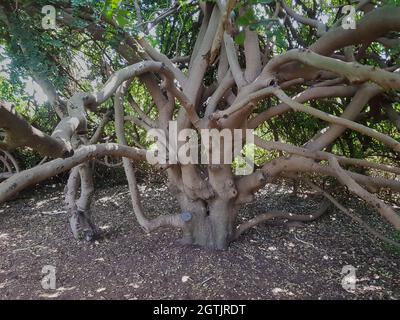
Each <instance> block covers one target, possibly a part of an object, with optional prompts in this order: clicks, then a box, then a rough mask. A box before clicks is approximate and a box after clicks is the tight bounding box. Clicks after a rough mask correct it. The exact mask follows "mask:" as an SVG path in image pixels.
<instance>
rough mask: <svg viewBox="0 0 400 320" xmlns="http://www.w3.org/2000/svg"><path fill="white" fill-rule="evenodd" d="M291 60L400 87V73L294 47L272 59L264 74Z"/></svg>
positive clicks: (351, 78) (358, 80) (352, 78)
mask: <svg viewBox="0 0 400 320" xmlns="http://www.w3.org/2000/svg"><path fill="white" fill-rule="evenodd" d="M291 61H299V62H302V63H304V64H306V65H309V66H311V67H314V68H318V69H322V70H327V71H331V72H334V73H336V74H339V75H341V76H344V77H346V78H347V79H348V80H349V81H350V82H351V83H362V82H366V81H373V82H375V83H377V84H379V85H380V86H382V87H383V88H385V89H397V90H399V89H400V74H397V73H393V72H389V71H386V70H383V69H380V68H377V67H375V66H365V65H362V64H359V63H357V62H343V61H340V60H337V59H333V58H329V57H325V56H322V55H319V54H317V53H315V52H312V51H311V50H302V49H293V50H290V51H288V52H286V53H285V54H282V55H280V56H277V57H275V58H273V59H271V60H270V61H269V62H268V64H267V65H266V66H265V68H264V70H263V74H270V73H273V72H274V71H276V70H277V69H278V68H279V66H281V65H283V64H285V63H288V62H291Z"/></svg>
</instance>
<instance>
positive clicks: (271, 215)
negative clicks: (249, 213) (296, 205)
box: [233, 202, 331, 240]
mask: <svg viewBox="0 0 400 320" xmlns="http://www.w3.org/2000/svg"><path fill="white" fill-rule="evenodd" d="M330 206H331V204H330V203H329V202H325V203H323V204H322V205H321V207H320V208H319V209H318V210H317V211H315V212H313V213H311V214H293V213H288V212H281V211H271V212H268V213H264V214H261V215H259V216H256V217H255V218H253V219H250V220H248V221H246V222H244V223H242V224H240V225H239V226H238V227H237V228H236V230H235V233H234V235H233V239H234V240H236V239H237V238H239V237H240V235H241V234H243V233H244V232H245V231H247V230H248V229H250V228H253V227H255V226H257V225H259V224H261V223H264V222H266V221H268V220H272V219H286V220H289V221H302V222H311V221H314V220H316V219H318V218H319V217H321V216H322V215H323V214H324V213H325V212H326V211H327V210H328V209H329V207H330Z"/></svg>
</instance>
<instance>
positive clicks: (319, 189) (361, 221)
mask: <svg viewBox="0 0 400 320" xmlns="http://www.w3.org/2000/svg"><path fill="white" fill-rule="evenodd" d="M303 180H304V181H305V182H306V183H307V184H308V185H309V186H310V187H311V188H313V189H314V190H315V191H317V192H318V193H320V194H322V195H323V196H324V197H325V198H326V199H328V200H329V201H330V202H332V204H333V205H334V206H335V207H336V208H338V209H339V210H340V211H342V212H343V213H344V214H346V215H347V216H349V217H350V218H351V219H352V220H354V221H355V222H357V223H358V224H360V225H361V226H362V227H363V228H364V229H365V230H367V231H368V232H369V233H371V234H372V235H374V236H375V237H377V238H378V239H380V240H382V241H384V242H387V243H390V244H391V245H393V246H396V247H400V243H398V242H395V241H393V240H392V239H389V238H387V237H385V236H383V235H382V234H380V233H379V232H378V231H376V230H374V229H373V228H371V227H370V226H369V225H368V224H366V223H365V222H364V221H363V220H362V219H360V218H359V217H357V216H356V215H354V214H352V213H351V212H350V210H348V209H347V208H345V207H344V206H342V205H341V204H340V203H339V202H338V201H337V200H336V199H335V198H334V197H332V196H331V195H330V194H329V193H327V192H326V191H325V190H323V189H321V188H320V187H318V186H317V185H316V184H314V183H312V182H311V181H310V180H309V179H307V178H305V179H303Z"/></svg>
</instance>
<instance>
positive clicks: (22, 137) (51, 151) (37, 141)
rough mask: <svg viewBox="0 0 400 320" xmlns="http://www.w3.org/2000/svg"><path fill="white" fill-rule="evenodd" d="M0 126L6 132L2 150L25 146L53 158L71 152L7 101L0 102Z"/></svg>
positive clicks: (64, 155) (67, 154)
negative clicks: (37, 127)
mask: <svg viewBox="0 0 400 320" xmlns="http://www.w3.org/2000/svg"><path fill="white" fill-rule="evenodd" d="M0 128H2V129H3V130H4V131H5V133H6V136H5V139H4V141H3V142H1V145H0V147H1V148H2V149H4V150H6V149H14V148H17V147H22V146H26V147H30V148H32V149H34V150H36V151H38V152H39V153H40V154H41V155H43V156H50V157H53V158H60V157H61V158H65V157H68V156H70V155H71V154H72V153H73V151H72V149H71V148H68V147H66V146H65V145H64V144H63V143H62V141H61V140H59V139H55V138H53V137H50V136H48V135H47V134H45V133H43V132H42V131H40V130H38V129H36V128H34V127H32V126H31V125H30V124H29V123H28V122H27V121H26V120H25V119H24V118H23V117H22V116H21V115H19V114H18V113H17V111H16V110H15V107H14V106H12V105H11V104H9V103H4V102H0Z"/></svg>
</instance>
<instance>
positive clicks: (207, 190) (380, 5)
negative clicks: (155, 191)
mask: <svg viewBox="0 0 400 320" xmlns="http://www.w3.org/2000/svg"><path fill="white" fill-rule="evenodd" d="M49 2H50V4H51V5H53V6H54V8H55V9H56V12H57V13H58V17H57V20H56V24H57V26H58V29H56V30H52V29H50V30H42V29H41V28H40V27H38V26H37V21H41V19H42V18H43V15H42V13H41V6H42V5H43V6H44V5H48V4H49ZM398 4H399V3H398V2H397V1H391V2H390V3H386V2H385V3H384V2H383V1H376V3H375V4H373V3H372V2H371V1H356V2H355V3H354V5H350V6H343V5H342V4H341V2H340V1H330V2H329V1H328V2H326V1H320V3H319V4H318V3H317V1H308V0H302V1H296V4H292V5H291V4H289V2H288V1H285V0H282V1H271V0H258V1H256V0H249V1H235V0H217V1H209V2H203V1H201V2H196V1H171V2H170V1H160V2H158V1H157V3H153V2H152V1H142V2H139V1H133V2H132V1H120V2H118V1H104V2H97V1H90V0H87V1H72V2H69V1H46V3H44V2H43V3H41V2H40V1H38V4H36V3H35V4H34V5H33V4H32V3H31V2H28V1H26V2H25V1H20V2H19V3H18V4H16V3H15V2H14V1H3V3H2V4H1V5H0V17H1V23H2V24H1V33H2V34H3V37H4V39H5V40H4V46H5V48H7V52H8V54H9V56H10V57H12V58H13V61H15V64H16V65H17V66H18V69H17V71H19V72H21V73H22V72H23V73H25V74H26V75H30V76H31V77H32V78H33V79H35V81H36V82H37V83H38V84H39V85H41V87H42V88H43V91H44V92H45V93H46V94H47V96H48V97H49V102H50V103H51V105H52V106H54V108H55V110H56V112H57V114H58V115H59V116H60V118H61V119H60V122H59V124H58V125H57V126H56V128H55V130H54V131H53V133H52V134H51V135H47V134H45V133H43V132H41V131H40V130H38V129H36V128H34V127H32V126H31V125H30V124H29V123H28V122H27V121H25V120H24V119H23V118H22V117H21V116H20V115H18V113H17V112H16V111H15V108H14V107H13V105H12V104H8V103H3V104H2V105H1V107H0V127H1V128H3V129H4V131H5V133H6V138H5V139H4V140H3V141H2V142H0V147H1V148H2V149H10V148H15V147H21V146H29V147H31V148H33V149H35V150H37V151H38V152H40V153H41V154H42V155H44V156H49V157H52V158H55V159H54V160H52V161H49V162H47V163H44V164H42V165H39V166H36V167H33V168H31V169H29V170H25V171H22V172H20V173H18V174H15V175H13V176H12V177H10V178H9V179H7V180H6V181H4V182H2V183H1V184H0V203H1V202H4V201H7V200H8V199H9V198H10V197H11V196H13V195H15V194H16V193H18V192H19V191H21V190H23V189H24V188H26V187H28V186H30V185H33V184H36V183H38V182H40V181H43V180H45V179H47V178H49V177H51V176H54V175H57V174H59V173H61V172H64V171H67V170H71V171H70V175H69V179H68V182H67V185H66V189H65V201H66V205H67V208H68V211H69V212H70V214H71V219H70V222H71V228H72V231H73V233H74V235H75V236H76V237H80V236H83V237H85V238H86V239H88V240H90V239H92V238H93V237H94V236H95V234H96V232H97V229H96V226H95V225H94V223H93V222H92V219H91V214H90V205H91V201H92V195H93V192H94V187H93V177H92V172H91V169H90V168H91V167H90V165H89V162H90V161H91V160H92V159H94V158H96V157H102V156H105V155H108V156H116V157H123V166H124V169H125V173H126V178H127V181H128V186H129V190H130V194H131V197H132V206H133V211H134V213H135V215H136V218H137V221H138V223H139V224H140V225H141V226H142V227H143V229H144V230H145V231H146V232H151V231H152V230H155V229H157V228H159V227H163V226H171V227H175V228H179V229H181V230H182V233H183V242H184V243H187V244H197V245H201V246H205V247H211V248H217V249H223V248H226V247H227V246H228V245H229V243H230V242H232V241H234V240H236V239H237V238H238V237H239V236H240V235H241V234H242V233H243V232H245V231H246V230H248V229H249V228H251V227H253V226H255V225H257V224H260V223H263V222H265V221H267V220H271V219H287V220H299V221H312V220H315V219H317V218H318V217H319V216H321V215H322V214H323V213H324V212H325V211H326V210H327V209H328V207H329V205H330V204H331V203H333V204H334V205H336V206H337V207H339V208H340V209H341V210H344V211H346V209H345V208H344V207H342V206H341V205H340V204H339V203H338V202H337V201H336V200H335V199H333V198H332V197H331V196H330V195H329V194H328V193H327V192H326V191H325V190H323V189H321V188H320V187H318V186H317V185H316V183H315V182H312V181H311V180H312V179H313V178H314V177H315V176H330V177H334V178H336V179H337V181H339V182H340V183H341V184H343V185H344V186H346V187H347V188H348V190H349V191H350V192H351V193H353V194H355V195H357V196H359V197H360V198H362V199H364V200H365V201H366V202H367V203H369V204H370V205H372V206H373V207H374V208H375V209H376V210H377V211H378V212H379V214H380V215H381V216H382V217H383V218H385V219H386V220H387V221H388V222H389V223H391V224H392V225H393V226H394V228H395V229H396V230H400V217H399V214H398V213H397V212H396V211H395V209H393V207H392V206H391V205H389V204H387V203H385V202H384V201H383V200H381V199H380V198H379V197H378V195H377V194H376V193H377V192H378V191H379V190H380V189H381V188H388V189H391V190H394V191H395V192H398V191H399V190H400V183H399V181H398V180H396V179H393V178H390V177H385V176H384V175H375V176H371V175H369V174H368V171H367V170H368V169H374V170H375V171H377V172H384V173H390V174H392V177H393V176H394V175H398V174H399V172H400V169H399V168H398V167H397V166H396V163H398V160H399V151H400V143H399V142H398V139H399V137H400V135H399V132H398V129H399V118H400V116H399V114H398V111H399V110H398V108H399V105H398V99H399V96H398V93H397V92H396V91H397V90H399V89H400V74H399V72H398V71H399V70H398V68H399V66H398V63H399V50H398V49H399V43H400V42H399V39H398V32H400V20H399V19H398V17H399V16H400V8H399V7H398V6H397V5H398ZM326 19H327V21H325V22H323V20H326ZM356 20H357V21H356ZM32 26H33V27H32ZM353 27H355V29H353ZM396 32H397V33H396ZM77 57H79V60H84V61H86V62H87V63H88V64H90V66H89V69H90V71H91V72H92V73H95V76H96V77H97V79H98V78H99V75H100V76H101V78H102V79H107V80H106V81H105V82H104V85H101V86H99V87H98V88H93V85H92V83H91V82H90V81H89V79H88V78H87V79H80V80H77V79H76V78H75V76H74V74H76V68H75V69H74V67H73V65H74V63H76V61H77V60H76V59H77ZM38 66H40V67H38ZM114 70H117V71H114ZM91 80H93V79H91ZM92 82H93V81H92ZM292 96H293V97H294V98H292ZM149 97H151V101H150V99H149ZM138 101H141V102H143V103H139V102H138ZM308 102H309V103H308ZM306 103H308V104H307V105H305V104H306ZM153 105H154V107H153ZM110 110H113V112H114V126H115V127H114V128H115V136H116V141H115V142H116V143H110V142H108V143H97V142H98V141H99V140H100V139H101V137H102V135H103V133H104V128H105V127H106V125H107V123H108V122H109V121H110V119H111V117H110ZM93 119H97V121H98V126H97V128H96V130H91V127H92V126H91V122H92V121H93ZM99 119H101V121H100V120H99ZM172 120H174V121H176V123H177V129H178V132H181V131H182V130H184V129H190V128H192V129H194V130H196V131H197V132H200V131H201V130H204V129H214V130H215V131H216V132H217V133H222V131H224V130H225V132H230V133H234V130H236V131H237V130H239V131H240V132H242V131H243V130H245V129H255V130H256V131H255V132H256V134H255V135H253V136H252V137H253V138H254V144H255V145H256V146H257V152H258V154H259V155H261V156H260V158H261V159H263V160H262V161H261V162H259V163H257V169H256V170H255V171H254V172H253V173H251V174H249V175H242V176H240V175H236V174H235V172H236V171H235V165H232V164H227V163H224V162H223V161H220V163H217V164H215V163H214V164H192V163H182V162H178V163H176V164H174V163H171V161H170V162H169V163H167V164H163V163H158V164H155V165H156V166H158V168H159V169H160V170H165V171H166V172H167V176H168V186H169V189H170V191H171V193H172V194H173V195H174V196H175V197H176V199H177V200H178V202H179V204H180V207H181V211H182V212H181V213H176V214H166V215H162V216H159V217H157V218H155V219H149V218H147V216H146V213H145V212H144V210H143V207H142V204H141V198H140V194H139V191H138V187H137V181H136V176H135V164H136V163H137V162H138V161H146V160H147V159H148V157H146V155H148V153H147V151H146V147H149V145H150V144H149V143H146V142H143V141H138V139H137V138H139V140H140V139H143V135H142V138H141V137H140V135H138V136H137V138H136V139H135V138H134V134H133V132H132V130H131V126H132V125H133V127H134V128H135V130H136V131H137V130H143V131H144V132H146V131H150V130H151V129H160V130H161V131H162V132H163V133H164V134H165V136H166V137H168V136H169V135H170V134H171V130H172V128H171V123H170V121H172ZM88 122H89V125H88ZM129 122H131V123H132V125H131V126H129V124H128V123H129ZM139 128H140V129H139ZM112 130H114V129H112ZM243 132H244V131H243ZM234 136H235V135H234V134H232V135H231V137H232V138H231V140H232V139H233V137H234ZM200 137H201V138H200V141H199V143H197V144H196V145H197V147H198V148H199V149H200V148H201V147H204V145H209V147H206V149H205V151H206V153H207V155H208V156H209V157H210V158H212V157H214V156H215V155H216V153H218V154H219V155H222V153H223V150H226V148H227V146H228V147H229V146H231V145H232V143H233V142H232V141H231V140H229V139H223V138H222V137H220V138H219V137H218V136H217V137H218V138H217V139H216V140H212V141H211V143H209V142H210V141H209V140H208V139H207V138H204V137H202V136H201V135H200ZM304 139H305V141H303V140H304ZM282 140H283V141H286V142H282ZM166 142H167V143H166V144H167V145H168V146H169V148H171V141H166ZM182 145H184V143H183V142H181V144H179V145H178V147H180V146H182ZM299 145H300V146H299ZM231 149H232V148H231ZM234 149H235V148H234ZM261 150H269V151H277V153H272V152H271V153H266V152H264V151H261ZM241 152H242V150H238V149H235V150H234V156H238V155H240V154H241ZM220 158H221V159H222V158H223V156H222V157H220ZM366 158H370V159H374V161H371V160H370V159H368V160H367V159H366ZM390 159H391V160H390ZM169 160H171V159H169ZM388 161H389V162H388ZM388 163H389V164H395V165H394V166H393V165H389V164H388ZM236 165H237V164H236ZM357 168H358V169H359V168H362V169H363V170H361V171H360V170H358V171H357ZM278 177H289V178H291V179H295V180H303V181H306V182H307V183H308V185H309V186H310V188H314V189H315V190H317V191H318V192H319V193H320V194H322V195H324V196H325V198H326V199H327V201H328V202H324V203H323V204H322V206H321V209H320V210H318V211H317V212H315V213H311V214H310V215H296V214H292V213H286V212H280V211H277V212H267V213H265V214H263V215H260V216H256V217H255V218H253V219H251V220H249V221H247V222H244V223H242V224H238V222H237V220H238V219H237V215H238V209H239V207H240V206H241V205H243V204H245V203H248V202H251V201H253V200H254V194H255V193H256V192H257V191H258V190H259V189H260V188H262V187H263V186H264V185H265V184H266V183H269V182H272V181H273V180H274V179H276V178H278ZM79 188H80V190H81V192H80V196H79V197H78V190H79ZM378 236H379V235H378Z"/></svg>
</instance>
